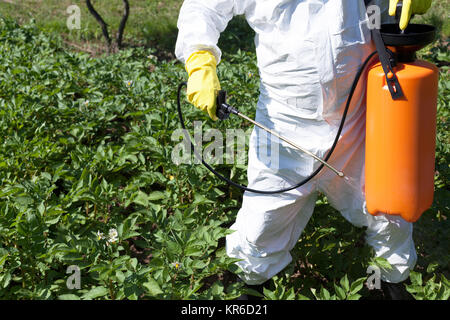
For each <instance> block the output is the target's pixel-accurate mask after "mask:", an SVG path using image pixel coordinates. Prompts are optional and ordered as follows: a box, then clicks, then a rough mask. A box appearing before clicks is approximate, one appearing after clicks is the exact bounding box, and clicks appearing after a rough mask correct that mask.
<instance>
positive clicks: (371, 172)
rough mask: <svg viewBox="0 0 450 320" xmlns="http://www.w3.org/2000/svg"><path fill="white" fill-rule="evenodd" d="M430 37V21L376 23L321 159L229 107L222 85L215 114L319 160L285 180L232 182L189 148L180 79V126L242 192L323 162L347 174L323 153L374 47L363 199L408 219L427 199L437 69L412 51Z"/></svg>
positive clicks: (429, 197) (430, 183) (369, 206)
mask: <svg viewBox="0 0 450 320" xmlns="http://www.w3.org/2000/svg"><path fill="white" fill-rule="evenodd" d="M434 37H435V28H434V27H433V26H429V25H421V24H410V25H409V26H408V28H407V29H406V30H405V31H404V32H403V31H400V29H399V27H398V25H397V24H386V25H382V26H381V30H378V29H374V30H372V38H373V40H374V42H375V46H376V49H377V50H376V51H374V52H372V53H371V54H370V55H369V56H368V57H367V58H366V60H365V61H364V62H363V64H362V65H361V67H360V68H359V70H358V72H357V73H356V76H355V78H354V80H353V83H352V86H351V89H350V93H349V96H348V98H347V102H346V106H345V109H344V112H343V115H342V119H341V122H340V125H339V128H338V131H337V134H336V137H335V139H334V142H333V145H332V146H331V148H330V150H329V151H328V153H327V155H326V156H325V158H324V159H321V158H319V157H317V156H316V155H315V154H313V153H311V152H310V151H308V150H306V149H304V148H302V147H301V146H299V145H298V144H296V143H294V142H292V141H290V140H288V139H286V138H285V137H283V136H281V135H280V134H278V133H277V132H274V131H273V130H270V129H269V128H267V127H265V126H264V125H262V124H260V123H258V122H256V121H254V120H252V119H251V118H249V117H248V116H246V115H245V114H243V113H241V112H240V111H239V110H238V109H236V108H235V107H233V106H230V105H229V104H227V103H226V92H225V91H220V92H219V94H218V97H217V108H216V110H217V111H216V114H217V117H218V118H219V119H220V120H225V119H227V118H228V117H229V116H230V114H234V115H237V116H239V117H241V118H243V119H245V120H246V121H249V122H251V123H253V124H254V125H256V126H258V127H259V128H261V129H263V130H265V131H267V132H269V133H270V134H272V135H275V136H276V137H278V138H279V139H281V140H282V141H284V142H286V143H288V144H289V145H291V146H292V147H294V148H296V149H298V150H300V151H302V152H304V153H306V154H307V155H309V156H311V157H313V158H314V159H315V160H317V161H319V162H320V163H321V164H320V166H319V167H318V168H317V169H316V170H315V171H314V172H313V173H312V174H311V175H310V176H308V177H307V178H305V179H304V180H303V181H300V182H299V183H297V184H295V185H293V186H291V187H288V188H285V189H279V190H269V191H267V190H255V189H252V188H248V187H247V186H243V185H241V184H238V183H235V182H233V181H231V180H230V179H228V178H226V177H224V176H223V175H221V174H220V173H218V172H217V171H216V170H214V169H213V168H212V167H211V166H210V165H209V164H208V163H206V162H205V161H204V160H203V159H202V157H201V156H200V155H199V153H198V152H197V150H196V148H195V147H194V144H193V143H192V140H191V138H190V136H189V133H188V132H187V130H186V126H185V123H184V120H183V115H182V111H181V102H180V100H181V99H180V95H181V89H182V88H183V87H184V86H186V83H185V82H183V83H181V84H180V85H179V87H178V116H179V119H180V123H181V126H182V128H183V129H184V130H183V132H184V134H185V135H186V137H187V139H188V141H190V142H191V150H192V151H193V152H194V155H195V156H196V157H197V159H199V160H200V161H201V162H202V164H203V165H205V166H206V167H207V168H208V169H209V170H210V171H211V172H212V173H213V174H214V175H216V176H217V177H218V178H220V179H221V180H223V181H225V182H226V183H228V184H230V185H232V186H235V187H237V188H239V189H242V190H244V191H249V192H254V193H260V194H277V193H282V192H286V191H289V190H293V189H296V188H299V187H301V186H302V185H304V184H306V183H307V182H309V181H310V180H311V179H313V178H314V177H315V176H317V174H318V173H319V172H320V171H321V170H322V169H323V168H324V167H327V168H328V169H330V170H332V171H333V172H334V173H335V174H336V175H337V176H339V177H341V178H342V179H346V180H349V178H348V177H347V176H346V175H345V173H344V172H342V171H341V170H338V169H336V168H334V167H333V166H332V165H330V164H329V163H328V160H329V159H330V157H331V155H332V154H333V151H334V149H335V148H336V145H337V143H338V141H339V138H340V136H341V132H342V129H343V127H344V124H345V119H346V116H347V112H348V110H349V107H350V103H351V100H352V97H353V94H354V92H355V89H356V86H357V84H358V82H359V80H360V78H361V75H362V74H363V71H364V70H365V69H366V67H367V66H368V65H369V62H371V60H372V58H373V57H374V56H375V55H376V54H378V58H379V62H378V63H375V64H371V66H370V67H369V72H368V82H367V113H366V114H367V116H366V117H367V118H366V155H365V159H366V160H365V194H366V206H367V210H368V211H369V213H370V214H372V215H377V214H379V213H386V214H390V215H400V216H401V217H403V219H405V220H406V221H410V222H415V221H417V219H419V217H420V216H421V215H422V213H423V212H424V211H425V210H427V209H428V208H429V207H430V206H431V204H432V202H433V193H434V163H435V145H436V110H437V91H438V73H439V71H438V69H437V67H435V66H434V65H432V64H430V63H428V62H425V61H419V60H417V59H416V55H415V53H416V51H417V50H420V49H421V48H423V47H424V46H426V45H427V44H429V43H431V42H432V41H433V40H434Z"/></svg>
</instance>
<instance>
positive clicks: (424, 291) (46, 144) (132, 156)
mask: <svg viewBox="0 0 450 320" xmlns="http://www.w3.org/2000/svg"><path fill="white" fill-rule="evenodd" d="M73 3H75V4H78V5H79V6H80V8H82V28H81V30H77V31H69V30H67V28H66V25H65V23H66V19H67V14H66V13H65V10H66V8H67V6H68V5H70V4H73ZM83 3H84V2H82V1H66V0H58V1H57V0H48V1H38V0H35V1H32V0H28V1H13V0H11V1H5V0H2V1H0V298H1V299H95V298H100V299H138V298H142V299H233V298H235V297H237V296H239V295H240V294H241V293H242V292H243V287H242V283H239V282H237V281H236V276H235V273H238V272H239V270H236V268H235V266H234V264H233V263H234V260H233V259H230V258H228V257H227V256H226V254H225V252H224V236H225V235H226V234H228V232H229V231H228V230H227V228H228V227H229V226H230V224H231V223H232V222H233V221H234V219H235V216H236V213H237V211H238V209H239V207H240V201H241V193H240V192H239V191H237V190H235V189H232V188H230V187H228V186H227V185H224V184H223V183H222V182H220V181H218V180H217V179H216V178H215V177H213V176H212V175H211V174H209V172H208V171H207V170H206V169H205V168H203V167H202V166H189V165H180V166H176V165H175V164H173V163H172V161H171V152H172V149H173V147H174V145H175V143H174V142H173V141H172V139H171V137H172V133H173V132H174V130H176V129H177V128H179V123H178V120H177V115H176V88H177V85H178V83H179V82H180V81H183V80H186V73H185V71H184V68H183V66H182V65H181V64H180V63H178V62H177V61H175V60H174V59H173V54H172V51H173V47H174V42H175V39H176V32H177V31H176V18H177V15H178V9H179V6H180V3H181V1H164V2H162V1H144V0H142V1H138V0H135V1H131V15H130V20H129V23H128V25H127V29H126V31H125V43H126V44H127V49H125V50H122V51H121V52H119V53H117V54H114V55H104V54H103V53H104V52H105V46H104V44H103V39H102V38H101V37H102V36H101V32H100V29H99V28H98V25H97V24H96V22H95V20H93V18H91V17H90V16H89V15H88V13H87V11H86V9H85V7H84V4H83ZM94 4H95V5H96V7H97V8H98V11H99V12H101V13H102V14H103V15H104V17H105V19H106V20H107V22H108V23H109V24H110V25H111V27H112V29H117V25H118V23H119V20H120V18H121V8H122V6H121V2H120V1H119V0H111V1H95V2H94ZM447 16H448V2H447V1H434V7H433V9H432V10H430V12H429V13H428V14H427V15H426V16H424V17H420V18H419V17H418V18H416V19H417V20H420V21H425V22H427V23H432V24H434V25H436V26H438V27H439V30H440V32H439V35H438V39H437V40H436V42H435V43H434V44H433V45H431V46H429V47H427V48H425V49H424V50H422V51H421V53H420V55H421V57H422V58H424V59H427V60H429V61H432V62H434V63H435V64H437V65H438V66H439V67H440V71H441V75H440V83H439V101H438V135H437V148H436V180H435V181H436V184H435V187H436V192H435V201H434V203H433V206H432V208H431V209H430V210H428V211H427V212H426V213H425V214H424V215H423V217H422V218H421V219H420V220H419V221H418V222H417V223H415V226H414V240H415V243H416V247H417V252H418V256H419V259H418V263H417V266H416V268H415V270H414V272H413V273H412V276H411V283H410V284H409V286H408V290H409V291H410V292H412V293H413V294H414V296H415V297H416V298H417V299H448V297H449V294H450V288H449V282H448V280H447V279H448V278H449V273H450V269H449V254H448V248H449V247H450V243H449V238H448V227H449V220H448V213H449V199H450V197H449V195H450V192H449V177H450V172H449V154H450V150H449V128H448V121H449V105H448V101H449V96H450V91H449V87H450V82H449V76H448V62H449V53H448V36H449V27H448V19H447ZM30 18H32V20H31V21H30ZM252 36H253V32H252V31H251V30H250V29H249V28H248V26H247V25H246V23H245V21H244V20H243V19H242V18H239V17H237V18H235V19H233V21H232V22H231V23H230V25H229V27H228V28H227V30H226V32H224V33H223V35H222V37H221V40H220V45H221V47H222V48H223V49H224V59H223V61H222V63H221V64H220V66H219V68H218V72H219V77H220V79H221V84H222V86H223V87H224V88H226V89H227V90H228V92H229V94H230V102H231V103H232V104H235V105H237V106H239V108H240V109H241V110H242V111H244V112H245V113H247V114H249V115H253V114H254V109H255V108H254V105H255V103H256V101H257V96H258V71H257V68H256V57H255V54H254V51H253V49H254V47H253V40H252ZM185 112H186V118H187V119H191V122H192V121H193V120H194V119H202V120H206V119H207V118H206V117H205V116H204V115H203V114H201V113H200V112H198V111H197V110H195V109H194V108H190V107H188V106H186V107H185ZM213 126H214V127H218V128H219V129H221V130H225V129H226V128H230V127H232V128H238V127H239V128H243V129H244V130H250V129H251V127H250V126H249V125H248V124H247V123H244V122H242V121H241V120H239V119H237V118H234V119H230V120H229V121H228V122H226V123H225V122H224V123H212V122H211V121H205V122H204V128H205V129H206V128H208V127H213ZM191 127H192V123H191ZM219 170H220V171H221V172H222V173H223V174H225V175H228V176H231V177H232V178H233V179H234V180H235V181H239V182H241V183H244V184H245V183H246V171H245V167H244V166H229V165H228V166H225V165H224V166H220V167H219ZM116 232H117V233H116ZM292 254H293V257H294V259H293V261H292V263H291V264H290V265H289V266H288V267H287V268H286V269H285V270H283V271H282V272H281V273H280V274H279V275H277V276H276V277H274V278H273V279H272V280H271V281H270V283H269V287H268V288H267V289H266V290H265V292H264V294H265V297H266V298H267V299H360V298H362V299H373V298H383V296H382V294H381V293H380V292H369V290H367V288H366V287H365V286H364V285H363V282H364V281H365V280H366V278H367V275H366V269H367V266H368V265H370V264H376V265H379V266H380V267H382V268H389V265H388V264H386V261H383V260H382V259H373V258H372V252H371V250H370V248H369V247H367V246H366V245H365V244H364V230H363V229H358V228H355V227H353V226H352V225H350V224H349V223H348V222H346V221H345V220H344V219H343V218H342V217H341V216H340V214H339V213H338V212H336V211H335V210H334V209H333V208H331V207H330V206H329V205H328V204H327V199H326V198H325V197H321V198H320V199H319V200H318V202H317V206H316V210H315V213H314V215H313V217H312V219H311V220H310V222H309V224H308V226H307V227H306V229H305V231H304V233H303V235H302V237H301V238H300V239H299V242H298V244H297V246H296V247H295V248H294V250H293V251H292ZM70 265H77V266H79V267H80V268H81V281H82V283H81V289H74V290H70V289H68V288H67V284H66V281H67V278H68V276H69V275H68V274H66V270H67V268H68V267H69V266H70Z"/></svg>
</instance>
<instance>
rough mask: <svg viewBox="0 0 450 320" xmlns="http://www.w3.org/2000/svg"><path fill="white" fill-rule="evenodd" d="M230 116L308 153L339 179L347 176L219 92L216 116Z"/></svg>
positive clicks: (224, 93)
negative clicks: (239, 108) (238, 118)
mask: <svg viewBox="0 0 450 320" xmlns="http://www.w3.org/2000/svg"><path fill="white" fill-rule="evenodd" d="M230 114H235V115H237V116H239V117H241V118H242V119H244V120H247V121H249V122H251V123H253V124H254V125H255V126H257V127H259V128H261V129H263V130H264V131H267V132H269V133H270V134H271V135H274V136H275V137H277V138H278V139H280V140H283V141H284V142H286V143H288V144H289V145H291V146H293V147H294V148H296V149H297V150H300V151H302V152H303V153H306V154H307V155H309V156H311V157H313V158H314V159H316V160H317V161H319V162H320V163H322V164H323V165H325V166H326V167H327V168H329V169H330V170H331V171H333V172H334V173H336V174H337V175H338V176H339V177H341V178H343V177H344V176H345V175H344V173H343V172H342V171H339V170H337V169H336V168H334V167H333V166H332V165H330V164H329V163H328V162H326V161H324V160H322V159H321V158H319V157H318V156H316V155H315V154H314V153H312V152H310V151H308V150H306V149H304V148H302V147H300V146H299V145H297V144H296V143H294V142H292V141H290V140H288V139H287V138H285V137H283V136H281V135H279V134H278V133H277V132H275V131H273V130H271V129H269V128H267V127H266V126H264V125H262V124H261V123H259V122H257V121H255V120H253V119H251V118H249V117H247V116H246V115H245V114H243V113H241V112H240V111H239V110H237V109H236V108H234V107H232V106H230V105H229V104H227V103H226V92H225V91H223V90H221V91H219V93H218V96H217V111H216V115H217V117H218V118H219V119H220V120H225V119H228V118H229V116H230Z"/></svg>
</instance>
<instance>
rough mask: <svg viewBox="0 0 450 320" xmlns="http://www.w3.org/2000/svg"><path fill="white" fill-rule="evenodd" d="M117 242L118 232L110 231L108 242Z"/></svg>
mask: <svg viewBox="0 0 450 320" xmlns="http://www.w3.org/2000/svg"><path fill="white" fill-rule="evenodd" d="M117 241H119V233H118V232H117V230H116V229H114V228H112V229H109V233H108V242H110V243H116V242H117Z"/></svg>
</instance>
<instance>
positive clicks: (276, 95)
mask: <svg viewBox="0 0 450 320" xmlns="http://www.w3.org/2000/svg"><path fill="white" fill-rule="evenodd" d="M366 2H367V1H366ZM372 2H373V3H374V4H377V5H379V6H380V8H381V11H382V12H386V11H387V9H388V8H389V7H390V8H389V9H390V12H389V13H390V14H391V15H393V14H395V6H396V4H397V2H398V0H391V1H390V3H389V2H388V0H375V1H372ZM389 4H390V6H389ZM430 4H431V0H404V1H403V11H405V12H406V13H403V12H402V20H401V21H400V27H401V28H402V29H405V28H406V26H407V24H408V22H409V18H410V16H411V14H414V13H424V12H425V11H426V10H427V9H428V8H429V6H430ZM235 15H245V17H246V19H247V22H248V24H249V25H250V27H251V28H252V29H253V30H254V31H255V45H256V53H257V60H258V68H259V73H260V78H261V82H260V97H259V101H258V104H257V110H256V119H255V120H256V121H258V122H260V123H262V124H263V125H265V126H266V127H269V128H270V129H273V130H274V131H276V132H280V133H281V134H282V135H283V136H285V137H287V138H288V139H290V140H291V141H294V142H295V143H297V144H298V145H300V146H302V147H304V148H306V149H308V150H309V151H311V152H313V153H315V154H316V155H317V156H318V157H321V158H323V157H324V156H325V155H326V153H327V151H328V150H329V149H330V147H331V145H332V143H333V140H334V138H335V135H336V132H337V130H338V126H339V123H340V120H341V118H342V113H343V110H344V108H345V104H346V100H347V97H348V94H349V91H350V87H351V85H352V82H353V78H354V76H355V73H356V72H357V70H358V69H359V67H360V66H361V64H362V62H363V61H364V60H365V58H366V57H367V56H368V55H369V54H370V53H371V52H373V51H374V50H375V48H374V46H373V44H372V42H371V33H370V29H369V24H368V20H369V19H368V15H367V12H366V3H365V1H364V0H185V1H184V3H183V5H182V7H181V10H180V15H179V19H178V28H179V34H178V39H177V43H176V49H175V53H176V56H177V58H178V59H179V60H180V61H181V62H183V63H185V66H186V70H187V72H188V75H189V80H188V86H187V97H188V100H189V101H190V102H191V103H192V104H194V105H195V106H196V107H198V108H200V109H202V110H204V111H205V112H207V113H208V114H209V115H210V117H211V118H212V119H213V120H216V119H217V117H216V115H215V112H216V105H215V100H216V94H217V92H218V90H219V89H220V84H219V80H218V78H217V74H216V65H217V64H218V63H219V62H220V59H221V51H220V49H219V47H218V46H217V43H218V39H219V36H220V33H221V32H222V31H224V29H225V28H226V26H227V23H228V22H229V21H230V20H231V19H232V17H233V16H235ZM402 23H403V24H402ZM364 78H365V77H364V76H363V77H362V78H361V81H360V84H359V85H358V87H357V89H356V91H355V94H354V97H353V100H352V104H351V105H350V108H349V111H348V115H347V120H346V123H345V126H344V128H343V131H342V134H341V137H340V140H339V143H338V144H337V147H336V149H335V151H334V153H333V155H332V156H331V158H330V159H329V162H330V163H331V164H332V165H333V166H334V167H335V168H339V169H342V171H343V172H345V174H346V175H347V176H348V177H350V179H351V180H352V181H353V182H354V183H347V182H346V181H345V180H344V179H342V178H340V177H338V176H336V174H335V173H333V172H332V171H330V170H327V169H323V170H322V171H321V173H319V174H318V175H317V176H316V177H315V178H314V179H312V180H311V181H310V182H308V183H306V184H305V185H303V186H302V187H300V188H297V189H294V190H291V191H289V192H285V193H281V194H274V195H265V194H257V193H252V192H245V193H244V196H243V203H242V207H241V209H240V210H239V212H238V214H237V218H236V222H235V223H234V224H233V225H232V226H231V229H232V230H235V232H233V233H232V234H230V235H228V236H227V238H226V251H227V254H228V255H229V256H230V257H234V258H239V259H242V260H241V261H240V262H238V265H239V267H240V268H241V269H242V270H243V273H242V275H241V277H242V280H243V281H244V282H245V283H246V284H247V285H259V284H263V283H264V282H266V281H267V280H269V279H270V278H272V277H273V276H274V275H276V274H277V273H278V272H280V271H281V270H282V269H283V268H285V267H286V266H287V265H288V264H289V263H290V262H291V260H292V257H291V254H290V250H291V249H292V248H293V247H294V246H295V244H296V243H297V241H298V239H299V237H300V234H301V233H302V231H303V229H304V228H305V226H306V224H307V223H308V220H309V219H310V217H311V215H312V213H313V210H314V206H315V203H316V198H317V195H318V193H319V192H322V193H323V194H325V195H326V197H327V199H328V201H329V203H330V204H331V205H332V206H333V207H334V208H336V209H337V210H339V211H340V213H341V214H342V216H343V217H344V218H345V219H346V220H348V221H349V222H350V223H352V224H353V225H355V226H358V227H367V231H366V241H367V243H368V245H370V246H371V247H372V248H373V249H374V251H375V254H376V256H377V257H383V258H385V259H387V261H388V262H389V263H390V264H391V266H392V270H382V273H381V279H382V280H383V283H384V284H386V285H387V286H388V287H390V288H393V289H392V290H391V289H389V290H391V291H392V292H393V293H391V298H393V299H396V298H397V299H398V298H402V297H403V298H404V297H405V296H404V295H402V294H400V295H396V293H395V292H396V290H398V288H399V286H391V285H389V284H398V283H401V282H403V281H404V280H406V279H407V278H408V277H409V272H410V270H411V269H412V268H413V267H414V265H415V263H416V260H417V256H416V251H415V247H414V242H413V239H412V231H413V228H412V224H411V223H408V222H406V221H405V220H403V219H402V218H401V217H397V216H389V215H379V216H372V215H370V214H369V213H368V212H367V210H366V207H365V200H364V199H365V196H364V148H365V101H364V99H365V95H364V92H365V79H364ZM260 136H264V137H267V135H263V132H262V130H261V129H259V128H258V127H255V128H254V129H253V132H252V134H251V137H250V146H249V162H248V187H250V188H253V189H259V190H274V189H281V188H287V187H289V186H292V185H295V184H296V183H297V182H299V181H301V180H303V179H305V178H306V177H308V176H309V175H311V173H312V172H314V171H315V170H316V169H317V168H318V166H319V165H320V163H318V162H317V161H315V160H314V159H313V158H312V157H309V156H308V155H305V154H303V153H302V152H300V151H298V150H296V149H293V148H291V147H290V146H289V145H287V144H285V143H281V142H280V141H276V140H274V139H273V140H272V142H271V143H279V146H278V150H279V158H278V161H277V162H278V164H276V165H274V164H273V163H271V162H270V158H268V157H267V156H262V155H261V154H260V150H264V151H265V150H267V149H269V150H270V149H271V147H270V146H269V147H267V148H261V145H262V144H264V143H267V141H266V139H260V138H259V137H260ZM402 288H403V286H402ZM403 291H404V289H403Z"/></svg>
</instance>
